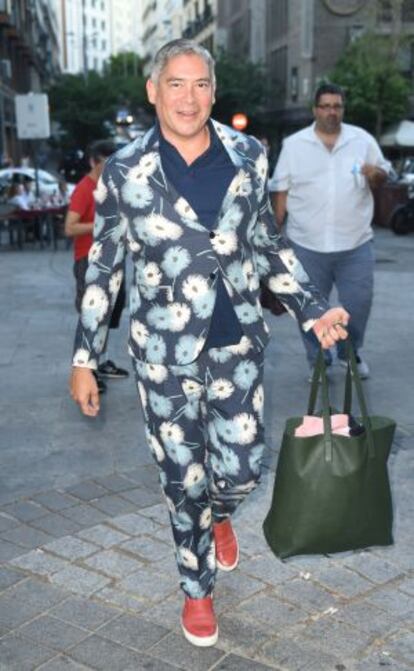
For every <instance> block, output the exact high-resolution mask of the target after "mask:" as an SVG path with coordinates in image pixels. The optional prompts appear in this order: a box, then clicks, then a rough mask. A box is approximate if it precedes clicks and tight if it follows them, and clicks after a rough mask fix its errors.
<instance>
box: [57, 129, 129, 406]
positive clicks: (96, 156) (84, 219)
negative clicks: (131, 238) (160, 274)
mask: <svg viewBox="0 0 414 671" xmlns="http://www.w3.org/2000/svg"><path fill="white" fill-rule="evenodd" d="M114 151H115V145H114V144H113V143H112V142H110V141H106V140H101V141H98V142H95V143H93V144H92V145H91V147H90V149H89V152H88V153H89V163H90V171H89V173H88V174H87V175H85V177H83V178H82V179H81V181H80V182H79V183H78V184H77V186H76V188H75V190H74V192H73V194H72V196H71V199H70V203H69V207H68V212H67V215H66V220H65V234H66V235H67V236H68V237H73V238H74V245H73V249H74V257H75V263H74V267H73V272H74V275H75V280H76V300H75V305H76V309H77V311H78V312H81V309H82V299H83V295H84V292H85V286H86V282H87V279H88V278H87V269H88V255H89V251H90V249H91V247H92V243H93V228H94V219H95V200H94V191H95V189H96V185H97V182H98V179H99V177H100V176H101V174H102V170H103V168H104V165H105V161H106V159H107V158H108V156H110V155H111V154H113V153H114ZM95 251H96V250H95ZM124 305H125V284H124V282H122V284H121V287H120V289H119V293H118V296H117V300H116V302H115V305H114V308H113V312H112V316H111V321H110V324H109V328H110V329H116V328H118V326H119V322H120V319H121V313H122V310H123V308H124ZM105 331H106V329H105ZM106 340H107V336H105V344H104V346H103V347H101V348H100V349H101V351H105V349H106ZM94 375H95V378H96V380H97V384H98V389H99V392H100V393H102V392H104V391H105V390H106V385H105V382H104V381H103V379H102V378H112V379H121V378H125V377H128V371H126V370H124V369H123V368H119V367H118V366H116V365H115V364H114V362H113V361H111V360H109V359H108V360H107V361H104V362H102V363H100V364H99V366H98V367H97V370H96V371H95V372H94Z"/></svg>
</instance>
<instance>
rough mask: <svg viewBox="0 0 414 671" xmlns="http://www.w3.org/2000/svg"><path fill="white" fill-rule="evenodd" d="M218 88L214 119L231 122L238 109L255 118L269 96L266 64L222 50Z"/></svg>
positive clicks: (217, 71) (217, 67) (218, 63)
mask: <svg viewBox="0 0 414 671" xmlns="http://www.w3.org/2000/svg"><path fill="white" fill-rule="evenodd" d="M216 77H217V92H216V103H215V105H214V108H213V116H214V118H215V119H218V120H219V121H222V122H223V123H230V122H231V117H232V116H233V114H235V113H236V112H244V114H247V116H248V117H249V119H250V120H251V121H253V122H254V117H255V116H256V115H257V114H258V112H260V111H261V109H262V108H263V105H264V103H265V99H266V77H265V72H264V70H263V67H262V66H261V65H258V64H256V63H251V62H250V61H246V60H243V59H241V58H237V57H235V56H232V55H231V54H228V53H227V52H225V51H220V52H219V53H218V55H217V57H216Z"/></svg>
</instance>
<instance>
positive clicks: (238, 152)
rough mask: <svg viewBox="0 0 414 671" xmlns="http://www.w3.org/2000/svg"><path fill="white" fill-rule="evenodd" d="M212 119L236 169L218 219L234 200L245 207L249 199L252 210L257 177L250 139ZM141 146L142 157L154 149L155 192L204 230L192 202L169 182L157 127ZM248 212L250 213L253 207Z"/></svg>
mask: <svg viewBox="0 0 414 671" xmlns="http://www.w3.org/2000/svg"><path fill="white" fill-rule="evenodd" d="M212 123H213V126H214V128H215V131H216V133H217V135H218V136H219V138H220V140H221V141H222V143H223V145H224V148H225V149H226V151H227V153H228V155H229V157H230V160H231V161H232V163H233V165H234V166H235V168H236V170H237V172H236V174H235V176H234V177H233V179H232V181H231V183H230V185H229V188H228V189H227V192H226V195H225V196H224V199H223V202H222V204H221V208H220V213H219V216H218V222H219V221H220V219H221V218H222V217H223V216H224V214H225V213H226V211H227V210H228V209H230V208H231V207H232V206H233V205H234V204H236V203H238V204H239V205H240V206H241V207H242V208H243V206H244V208H245V204H246V198H247V201H248V202H249V210H250V209H251V205H250V198H251V195H252V194H253V193H254V190H255V189H256V188H257V185H258V177H257V171H256V169H255V163H254V160H253V159H250V157H249V145H248V142H247V139H245V138H244V136H243V135H241V134H240V133H232V132H231V129H229V128H228V127H227V126H223V125H222V124H220V123H218V122H217V121H214V120H212ZM141 146H142V150H143V155H142V158H144V155H145V154H149V153H153V156H154V157H155V163H156V165H155V169H154V171H153V172H152V173H151V174H150V175H148V184H149V186H150V187H151V188H152V189H154V192H155V193H160V192H161V195H162V198H165V199H166V200H168V201H169V203H170V204H171V205H172V206H173V207H174V209H175V210H176V211H177V213H178V215H179V216H180V218H181V220H182V223H183V224H186V225H188V226H190V228H196V229H199V230H203V231H204V230H205V226H203V225H202V223H201V222H200V221H199V219H198V216H197V214H196V213H195V212H194V210H193V208H192V207H191V205H190V203H189V202H188V201H187V200H186V199H185V198H184V197H183V196H181V195H180V194H179V193H178V192H177V191H176V189H175V187H174V185H173V184H171V182H169V180H168V179H167V177H166V175H165V173H164V171H163V168H162V163H161V156H160V151H159V139H158V137H157V133H156V129H155V127H153V128H151V129H150V130H149V131H148V132H147V133H146V135H145V136H144V138H143V140H142V145H141ZM141 160H142V159H141ZM248 214H250V211H249V212H248Z"/></svg>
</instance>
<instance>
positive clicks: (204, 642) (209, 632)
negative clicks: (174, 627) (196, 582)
mask: <svg viewBox="0 0 414 671" xmlns="http://www.w3.org/2000/svg"><path fill="white" fill-rule="evenodd" d="M181 627H182V629H183V633H184V636H185V638H186V639H187V641H189V642H190V643H192V644H193V645H196V646H197V647H199V648H207V647H208V646H210V645H215V644H216V643H217V639H218V626H217V620H216V616H215V614H214V609H213V599H212V597H211V596H206V597H205V598H204V599H190V597H188V596H187V597H186V598H185V603H184V608H183V612H182V616H181Z"/></svg>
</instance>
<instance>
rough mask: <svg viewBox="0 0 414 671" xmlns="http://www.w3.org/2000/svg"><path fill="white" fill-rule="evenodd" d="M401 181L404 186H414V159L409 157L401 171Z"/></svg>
mask: <svg viewBox="0 0 414 671" xmlns="http://www.w3.org/2000/svg"><path fill="white" fill-rule="evenodd" d="M400 181H401V182H403V183H404V184H414V157H413V156H408V157H407V158H406V159H405V160H404V162H403V164H402V166H401V169H400Z"/></svg>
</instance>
